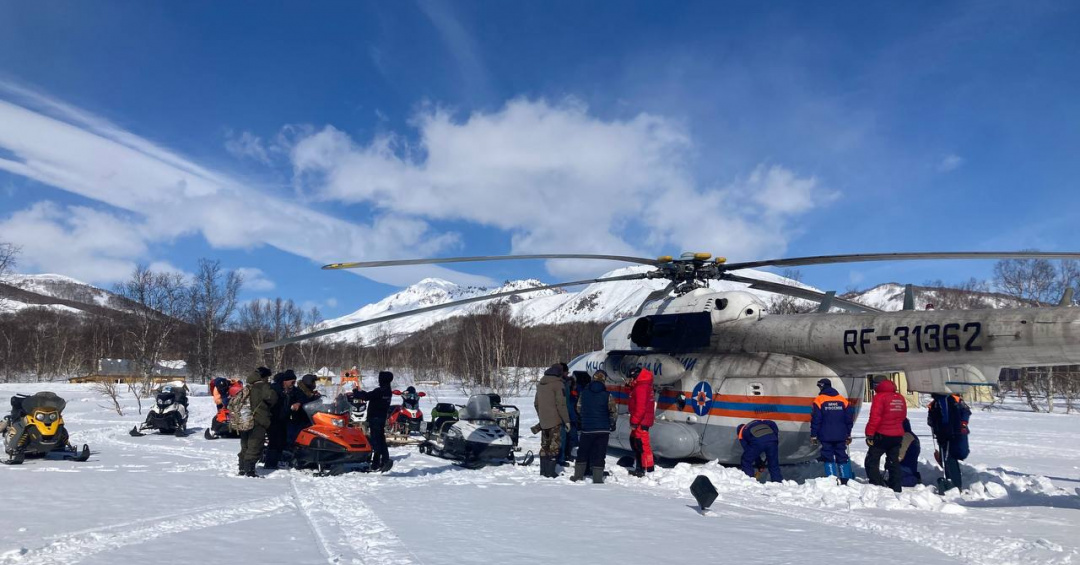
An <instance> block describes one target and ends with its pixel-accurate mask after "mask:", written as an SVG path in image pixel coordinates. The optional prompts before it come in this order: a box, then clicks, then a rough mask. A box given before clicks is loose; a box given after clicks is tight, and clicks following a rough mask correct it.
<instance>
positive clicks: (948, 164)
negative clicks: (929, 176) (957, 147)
mask: <svg viewBox="0 0 1080 565" xmlns="http://www.w3.org/2000/svg"><path fill="white" fill-rule="evenodd" d="M963 164H964V158H963V157H961V156H959V155H953V154H949V155H946V156H945V157H944V158H942V159H941V162H940V163H938V166H937V170H938V172H941V173H947V172H950V171H955V170H956V169H958V168H960V166H961V165H963Z"/></svg>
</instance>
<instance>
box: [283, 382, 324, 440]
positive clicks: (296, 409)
mask: <svg viewBox="0 0 1080 565" xmlns="http://www.w3.org/2000/svg"><path fill="white" fill-rule="evenodd" d="M318 380H319V378H318V377H316V376H315V375H312V374H311V373H308V374H306V375H304V376H303V378H301V379H300V383H299V384H297V385H296V388H294V389H293V397H292V398H291V399H290V400H289V401H290V406H289V436H288V441H287V443H288V444H289V445H292V444H294V443H296V436H298V435H300V431H301V430H303V429H304V428H306V427H308V426H310V425H311V424H312V422H311V417H310V416H308V414H307V412H305V411H304V405H305V404H307V403H308V402H311V401H313V400H318V399H319V398H320V397H322V393H321V392H319V391H317V390H315V387H316V386H318Z"/></svg>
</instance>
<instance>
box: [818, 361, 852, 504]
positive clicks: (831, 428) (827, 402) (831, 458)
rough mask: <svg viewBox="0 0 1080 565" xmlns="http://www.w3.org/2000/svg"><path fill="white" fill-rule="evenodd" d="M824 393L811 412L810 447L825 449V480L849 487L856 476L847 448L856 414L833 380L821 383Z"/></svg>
mask: <svg viewBox="0 0 1080 565" xmlns="http://www.w3.org/2000/svg"><path fill="white" fill-rule="evenodd" d="M817 387H818V390H819V391H820V392H819V393H818V395H817V398H815V399H814V401H813V403H812V405H811V408H810V445H811V446H818V445H820V446H821V454H820V455H819V456H818V461H821V462H822V463H824V464H825V476H826V477H836V478H837V479H838V480H839V481H840V484H841V485H846V484H847V483H848V480H850V479H851V478H852V477H853V475H852V473H851V460H850V459H849V458H848V453H847V446H849V445H851V428H852V427H853V426H854V425H855V414H854V411H853V410H852V409H851V403H850V402H848V399H846V398H844V397H843V396H841V394H840V393H839V392H837V391H836V389H835V388H833V386H832V381H830V380H829V379H821V380H819V381H818V382H817Z"/></svg>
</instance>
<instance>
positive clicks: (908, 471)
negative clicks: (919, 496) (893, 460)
mask: <svg viewBox="0 0 1080 565" xmlns="http://www.w3.org/2000/svg"><path fill="white" fill-rule="evenodd" d="M921 452H922V447H921V445H920V444H919V436H917V435H915V432H913V431H911V421H909V420H907V419H905V420H904V439H903V440H902V441H901V442H900V471H901V473H902V476H901V478H900V486H902V487H913V486H916V485H920V484H922V475H921V474H919V454H920V453H921Z"/></svg>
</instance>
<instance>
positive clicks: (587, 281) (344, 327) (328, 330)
mask: <svg viewBox="0 0 1080 565" xmlns="http://www.w3.org/2000/svg"><path fill="white" fill-rule="evenodd" d="M646 278H649V276H648V275H647V274H645V273H636V274H632V275H621V276H617V277H607V278H599V279H585V280H580V281H570V282H564V283H558V284H549V285H545V286H537V287H532V288H523V289H519V290H509V291H506V292H497V293H495V294H486V295H484V296H474V297H472V298H466V299H464V300H455V301H453V302H446V303H443V304H436V305H434V306H426V307H424V308H416V309H414V310H409V311H407V312H398V313H396V314H389V315H387V316H380V317H378V318H371V319H370V320H363V321H360V322H353V323H351V324H342V325H340V326H334V327H331V328H324V329H321V330H317V331H313V332H309V333H306V334H301V335H296V336H292V337H287V338H284V339H279V340H277V341H271V342H268V343H263V344H260V345H259V349H273V348H275V347H281V346H282V345H288V344H290V343H296V342H298V341H304V340H308V339H312V338H316V337H322V336H326V335H331V334H336V333H339V332H343V331H345V330H351V329H353V328H361V327H364V326H370V325H374V324H378V323H381V322H389V321H391V320H397V319H399V318H406V317H408V316H414V315H416V314H423V313H425V312H434V311H435V310H442V309H445V308H453V307H454V306H461V305H462V304H471V303H473V302H483V301H485V300H493V299H496V298H504V297H507V296H514V295H515V294H528V293H530V292H537V291H541V290H551V289H554V288H563V287H568V286H580V285H584V284H592V283H602V282H615V281H633V280H640V279H646Z"/></svg>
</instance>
